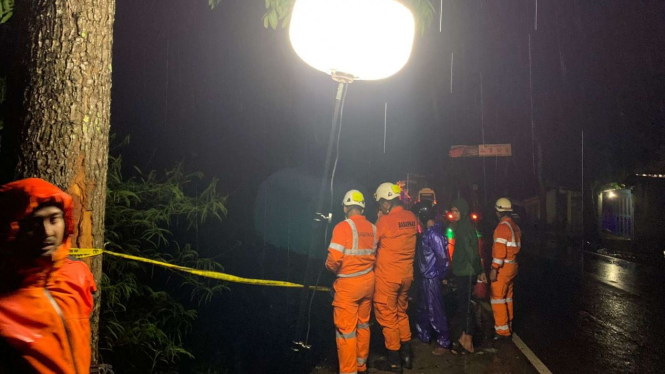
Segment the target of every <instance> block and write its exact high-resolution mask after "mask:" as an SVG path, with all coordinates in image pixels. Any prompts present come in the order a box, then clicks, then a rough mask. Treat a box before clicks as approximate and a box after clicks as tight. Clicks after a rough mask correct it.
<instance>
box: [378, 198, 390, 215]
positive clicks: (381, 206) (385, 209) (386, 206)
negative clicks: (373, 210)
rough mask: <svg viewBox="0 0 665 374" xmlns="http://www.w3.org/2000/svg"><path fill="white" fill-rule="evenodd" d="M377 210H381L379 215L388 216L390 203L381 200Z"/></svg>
mask: <svg viewBox="0 0 665 374" xmlns="http://www.w3.org/2000/svg"><path fill="white" fill-rule="evenodd" d="M379 209H381V213H383V214H388V213H390V202H388V201H387V200H383V201H381V202H380V203H379Z"/></svg>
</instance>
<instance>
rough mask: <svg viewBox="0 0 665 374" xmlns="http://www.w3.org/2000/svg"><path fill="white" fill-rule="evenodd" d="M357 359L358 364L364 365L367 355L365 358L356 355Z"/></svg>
mask: <svg viewBox="0 0 665 374" xmlns="http://www.w3.org/2000/svg"><path fill="white" fill-rule="evenodd" d="M357 361H358V365H361V366H362V365H365V363H366V362H367V357H365V358H360V357H358V359H357Z"/></svg>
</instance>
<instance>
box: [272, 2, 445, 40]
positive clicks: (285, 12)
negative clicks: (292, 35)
mask: <svg viewBox="0 0 665 374" xmlns="http://www.w3.org/2000/svg"><path fill="white" fill-rule="evenodd" d="M264 1H265V6H266V12H265V13H264V14H263V27H265V28H268V27H270V28H272V29H273V30H277V26H278V24H280V22H281V27H282V28H285V27H287V26H288V25H289V22H290V21H291V10H292V9H293V4H294V3H295V2H296V0H264ZM432 1H433V0H403V1H402V3H404V5H406V6H407V7H409V9H411V11H412V12H413V16H414V18H415V20H416V27H417V28H418V30H420V33H421V34H423V33H424V32H425V30H426V29H427V27H429V26H430V25H431V24H432V20H433V19H434V16H435V15H436V10H435V9H434V4H433V3H432Z"/></svg>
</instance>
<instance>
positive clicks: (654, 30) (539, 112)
mask: <svg viewBox="0 0 665 374" xmlns="http://www.w3.org/2000/svg"><path fill="white" fill-rule="evenodd" d="M263 5H264V4H263V2H262V1H258V0H257V1H247V0H244V1H240V0H226V1H223V2H222V3H220V5H219V6H218V7H217V8H216V9H214V10H210V9H209V8H208V6H207V2H204V1H198V2H174V1H172V2H157V1H141V2H118V3H117V14H116V24H115V42H114V57H113V59H114V60H113V72H114V73H113V102H112V131H113V132H115V133H117V134H118V135H119V136H120V137H122V136H124V135H131V139H132V141H131V145H130V146H129V147H128V148H126V149H125V150H123V151H122V152H123V153H124V155H125V159H126V160H127V162H128V163H134V164H136V165H137V166H139V167H142V168H145V167H148V168H157V169H161V168H167V167H169V166H170V165H172V164H173V163H174V162H175V161H180V160H184V161H185V162H186V164H187V165H188V167H190V168H191V169H192V170H200V171H203V172H204V173H205V174H206V175H207V176H210V177H212V176H217V177H219V178H220V179H221V181H222V186H223V188H224V189H225V190H226V191H228V192H229V193H231V194H232V195H231V200H230V204H231V206H232V207H233V206H234V205H236V204H237V206H238V207H242V206H246V205H248V204H249V205H253V204H254V197H255V196H256V191H257V188H258V186H259V184H260V183H261V182H262V181H264V180H265V179H266V178H268V176H270V175H271V174H272V173H274V172H277V171H279V170H282V169H285V168H298V169H301V170H304V171H305V173H308V174H310V175H311V176H313V177H317V178H318V177H320V173H321V170H322V168H323V163H324V158H325V149H326V145H327V140H328V132H329V128H330V121H331V117H332V111H333V99H334V91H335V88H336V86H335V83H334V82H333V81H332V80H331V79H330V77H328V76H327V75H325V74H322V73H320V72H317V71H315V70H314V69H312V68H310V67H309V66H307V65H306V64H305V63H304V62H302V61H301V60H300V59H299V58H298V57H297V56H296V54H295V53H294V52H293V50H292V48H291V46H290V44H289V41H288V35H287V30H285V29H278V30H277V31H273V30H266V29H264V28H263V23H262V21H261V17H262V15H263V11H264V9H263ZM537 6H538V8H537V9H538V11H537V20H536V11H535V2H534V1H502V2H494V1H453V0H444V2H443V19H442V30H441V32H439V22H438V21H439V20H438V16H437V17H435V20H434V23H433V25H432V26H431V27H430V28H429V29H428V30H427V31H426V32H425V33H424V35H422V36H417V38H416V42H415V47H414V50H413V53H412V57H411V59H410V61H409V63H408V64H407V65H406V67H405V68H404V69H403V70H402V71H401V72H400V73H398V74H397V75H395V76H393V77H391V78H389V79H386V80H383V81H378V82H362V81H358V82H355V83H353V84H351V86H350V87H349V93H348V96H347V101H346V105H345V107H344V121H343V129H342V133H341V143H340V159H339V166H338V169H337V176H336V178H340V181H343V180H345V181H355V182H357V183H358V184H360V186H359V187H361V188H364V189H367V190H373V189H374V188H375V186H376V185H378V184H379V183H381V182H384V181H396V180H399V179H404V178H405V177H406V173H407V172H410V173H414V172H415V173H424V174H426V175H428V176H430V178H431V179H432V181H433V182H432V183H433V184H434V185H435V187H441V189H446V191H441V193H442V194H443V195H446V193H447V194H448V195H450V193H456V188H457V187H461V189H462V193H463V191H464V188H466V187H468V185H469V184H471V183H478V184H479V185H481V188H482V185H483V173H482V170H483V168H482V161H481V160H479V159H463V160H459V159H458V160H451V159H449V158H448V157H447V153H448V149H449V147H450V145H452V144H478V143H480V142H481V131H482V128H484V133H485V142H486V143H511V144H513V155H514V157H512V158H510V159H507V158H503V159H495V158H491V159H487V160H486V170H487V174H486V178H485V180H486V183H487V194H488V199H493V198H494V197H497V196H499V195H502V194H506V195H508V196H511V197H514V198H522V197H528V196H533V195H535V194H536V193H537V180H536V177H535V175H534V158H533V153H532V152H533V150H534V148H535V143H533V142H532V120H531V110H530V108H531V101H532V102H533V134H534V136H535V139H541V140H542V145H543V154H544V175H545V179H546V183H547V185H548V186H549V187H554V186H568V187H571V188H575V189H578V190H579V189H581V188H582V160H581V155H582V131H583V130H584V134H585V169H584V172H585V174H586V175H587V178H588V179H589V180H590V181H594V180H595V179H603V178H604V179H603V180H607V179H608V178H609V179H611V178H618V177H617V175H621V172H623V171H625V170H638V169H639V167H641V166H642V165H644V164H645V162H647V161H648V160H650V159H653V158H655V157H656V156H655V154H654V150H656V149H658V147H659V146H660V144H663V139H664V132H663V124H664V122H665V121H664V118H665V115H664V111H663V109H664V105H665V104H664V99H665V90H664V88H663V82H664V79H663V78H664V75H665V48H663V42H662V41H663V40H665V2H662V1H602V2H596V1H593V2H589V1H576V0H566V1H552V0H550V1H546V0H540V1H538V5H537ZM437 10H438V4H437ZM536 28H537V29H536ZM529 38H530V45H531V48H530V49H529ZM529 52H530V53H529ZM451 53H453V54H454V63H453V77H452V80H453V81H452V93H451V92H450V91H451ZM530 67H531V72H530ZM530 75H531V89H530ZM481 76H482V82H481ZM481 83H482V95H481ZM531 92H532V93H531ZM384 103H387V104H388V115H387V141H386V151H385V153H384V150H383V135H384V134H383V125H384V123H383V122H384ZM481 104H482V105H481ZM636 165H637V166H636ZM587 183H590V182H587ZM451 186H452V187H451ZM465 186H466V187H465ZM372 192H373V191H372ZM312 198H314V197H313V196H312Z"/></svg>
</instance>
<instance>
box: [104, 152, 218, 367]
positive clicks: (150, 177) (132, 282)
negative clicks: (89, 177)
mask: <svg viewBox="0 0 665 374" xmlns="http://www.w3.org/2000/svg"><path fill="white" fill-rule="evenodd" d="M134 170H135V173H136V175H137V176H136V177H133V178H129V179H124V178H123V175H122V157H120V156H119V157H112V156H111V157H109V173H108V188H107V203H106V223H105V224H106V232H105V236H106V239H107V240H108V243H107V244H106V248H107V249H109V250H111V251H117V252H121V253H126V254H130V255H135V256H141V257H146V258H151V259H155V260H159V261H165V262H169V263H173V264H178V265H182V266H187V267H192V268H197V269H203V270H211V271H222V270H223V269H222V266H221V265H220V264H219V263H217V262H215V261H213V260H211V259H204V258H200V257H199V254H198V252H197V250H196V249H195V248H192V246H191V245H189V244H182V243H180V242H179V241H177V240H176V237H175V235H174V234H173V232H172V230H177V233H178V237H183V236H185V237H186V236H187V235H186V234H187V233H191V232H193V231H196V230H198V229H199V226H200V225H201V224H202V223H204V222H206V221H208V220H210V219H213V220H218V221H221V219H222V218H223V217H224V216H225V215H226V207H225V202H226V198H225V197H223V196H221V195H220V194H219V193H218V192H217V180H216V179H213V180H212V181H211V182H210V183H208V184H207V186H206V187H205V188H204V189H203V191H202V192H201V193H199V194H196V193H194V194H193V193H192V192H193V191H195V190H196V186H197V183H198V182H201V181H202V178H203V176H202V174H201V173H185V171H184V168H183V166H182V164H177V165H176V166H175V167H174V168H173V169H172V170H169V171H166V172H165V173H164V174H163V175H162V174H160V173H157V172H156V171H150V172H148V173H144V172H142V171H141V170H139V169H138V168H134ZM101 286H102V291H103V292H102V316H101V325H100V350H101V352H102V356H103V359H104V361H106V362H107V363H111V364H112V365H113V367H114V370H115V372H117V373H130V372H134V373H174V372H176V365H177V363H178V362H179V360H180V359H182V358H193V356H192V354H191V353H190V352H189V351H188V350H187V348H186V347H185V346H184V345H183V338H184V336H185V335H186V334H187V333H188V332H190V331H191V327H192V322H193V321H194V320H195V319H196V318H197V312H196V310H195V309H193V307H195V306H196V305H201V304H204V303H207V302H209V301H210V300H211V299H212V297H213V296H214V295H215V294H217V293H219V292H221V291H223V290H226V289H228V288H227V286H226V285H225V284H224V283H221V282H220V281H218V280H211V279H206V278H201V277H198V276H195V275H189V274H183V273H180V272H172V271H170V270H166V269H161V268H157V267H152V266H149V265H145V264H141V263H137V262H134V261H128V260H125V259H119V258H114V257H112V256H108V257H105V258H104V275H103V278H102V285H101ZM167 290H168V292H167ZM186 305H190V307H187V306H186Z"/></svg>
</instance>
